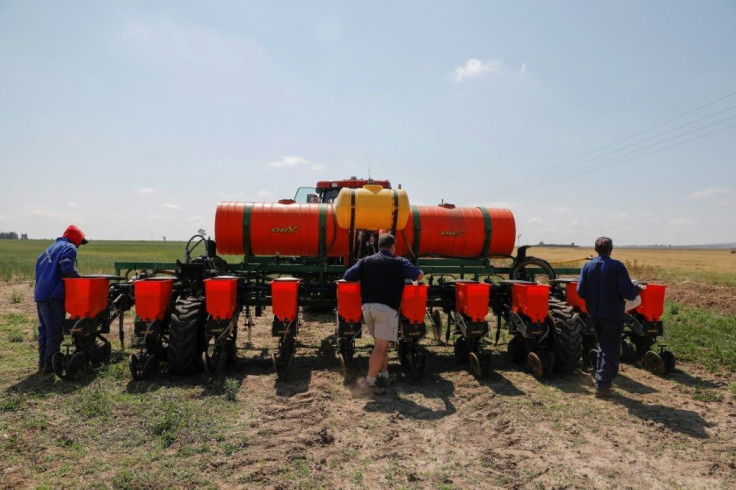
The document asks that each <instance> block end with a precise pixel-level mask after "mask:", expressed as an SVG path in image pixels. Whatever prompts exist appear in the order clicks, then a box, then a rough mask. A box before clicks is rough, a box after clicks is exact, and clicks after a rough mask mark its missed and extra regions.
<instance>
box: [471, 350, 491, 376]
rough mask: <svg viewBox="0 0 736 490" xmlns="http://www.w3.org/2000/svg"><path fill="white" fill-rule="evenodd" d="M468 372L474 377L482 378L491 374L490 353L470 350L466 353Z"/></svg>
mask: <svg viewBox="0 0 736 490" xmlns="http://www.w3.org/2000/svg"><path fill="white" fill-rule="evenodd" d="M468 361H469V362H470V372H471V373H472V375H473V376H475V377H476V378H482V377H485V376H489V375H490V374H491V353H490V352H471V353H470V354H468Z"/></svg>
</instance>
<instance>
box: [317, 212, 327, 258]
mask: <svg viewBox="0 0 736 490" xmlns="http://www.w3.org/2000/svg"><path fill="white" fill-rule="evenodd" d="M326 252H327V205H326V204H320V206H319V256H320V257H322V256H324V255H325V253H326Z"/></svg>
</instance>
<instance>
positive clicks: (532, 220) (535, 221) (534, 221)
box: [529, 218, 544, 225]
mask: <svg viewBox="0 0 736 490" xmlns="http://www.w3.org/2000/svg"><path fill="white" fill-rule="evenodd" d="M529 223H531V224H533V225H541V224H542V223H544V221H542V219H541V218H529Z"/></svg>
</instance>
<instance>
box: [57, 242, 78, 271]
mask: <svg viewBox="0 0 736 490" xmlns="http://www.w3.org/2000/svg"><path fill="white" fill-rule="evenodd" d="M76 262H77V249H76V248H75V247H74V245H70V246H69V247H65V248H64V250H62V252H61V255H60V256H59V269H61V276H62V277H79V272H77V268H76Z"/></svg>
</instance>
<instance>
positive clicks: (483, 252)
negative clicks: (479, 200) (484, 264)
mask: <svg viewBox="0 0 736 490" xmlns="http://www.w3.org/2000/svg"><path fill="white" fill-rule="evenodd" d="M478 209H480V212H481V214H482V215H483V222H484V223H485V225H486V232H485V235H484V237H483V249H482V250H481V251H480V256H481V257H487V256H488V247H490V246H491V234H492V233H493V226H492V225H491V215H490V214H489V213H488V209H486V208H481V207H479V208H478Z"/></svg>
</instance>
